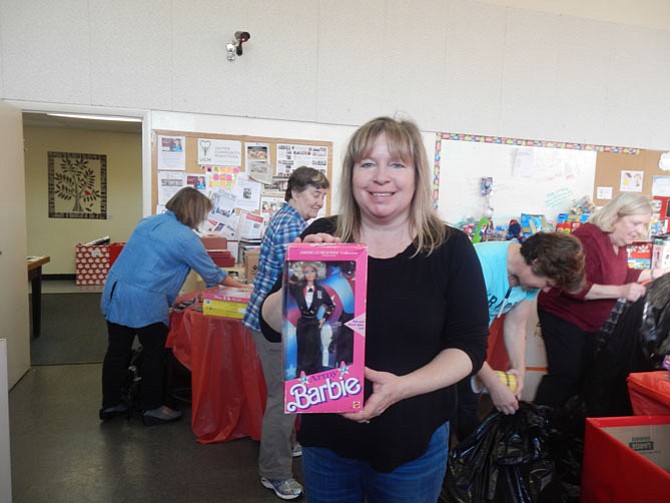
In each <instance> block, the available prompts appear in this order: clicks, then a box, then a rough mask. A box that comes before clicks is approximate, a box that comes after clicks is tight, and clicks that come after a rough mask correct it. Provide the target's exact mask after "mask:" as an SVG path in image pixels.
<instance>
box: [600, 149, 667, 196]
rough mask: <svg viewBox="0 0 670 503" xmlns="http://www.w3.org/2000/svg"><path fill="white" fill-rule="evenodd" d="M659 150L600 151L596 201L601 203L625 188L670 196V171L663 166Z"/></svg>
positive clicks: (630, 190)
mask: <svg viewBox="0 0 670 503" xmlns="http://www.w3.org/2000/svg"><path fill="white" fill-rule="evenodd" d="M661 155H663V152H662V151H659V150H642V149H635V151H634V152H632V153H631V155H627V156H622V155H617V154H616V153H612V152H598V161H597V162H598V164H597V170H596V178H595V187H594V189H593V201H594V203H595V204H596V205H597V206H602V205H605V204H607V201H608V200H609V199H611V198H612V197H614V196H616V195H617V194H619V192H622V191H628V192H641V193H642V194H644V195H646V196H648V197H653V196H662V197H670V171H663V170H662V169H661V168H659V160H660V159H661Z"/></svg>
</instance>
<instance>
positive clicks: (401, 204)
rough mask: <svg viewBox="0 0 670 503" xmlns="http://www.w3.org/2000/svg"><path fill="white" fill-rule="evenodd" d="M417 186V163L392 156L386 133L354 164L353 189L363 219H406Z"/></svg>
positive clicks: (381, 220)
mask: <svg viewBox="0 0 670 503" xmlns="http://www.w3.org/2000/svg"><path fill="white" fill-rule="evenodd" d="M415 186H416V173H415V168H414V165H413V164H412V162H411V161H409V160H407V159H399V158H396V157H393V156H392V155H391V153H390V152H389V148H388V144H387V142H386V134H384V133H382V134H380V135H379V136H378V137H377V139H376V140H375V142H374V144H373V146H372V150H371V151H370V153H369V154H368V155H367V156H366V157H364V158H363V159H361V160H360V161H359V162H357V163H356V164H354V171H353V177H352V189H353V193H354V198H355V199H356V202H357V203H358V206H359V208H360V210H361V216H362V218H364V219H368V220H370V221H373V222H376V223H391V222H394V221H400V220H406V219H407V217H408V216H409V212H410V206H411V204H412V199H413V198H414V191H415Z"/></svg>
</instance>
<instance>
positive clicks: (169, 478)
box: [9, 280, 300, 503]
mask: <svg viewBox="0 0 670 503" xmlns="http://www.w3.org/2000/svg"><path fill="white" fill-rule="evenodd" d="M83 288H84V289H82V287H76V286H75V285H74V281H54V280H47V281H43V284H42V292H43V293H45V294H49V293H77V292H91V291H101V288H100V287H83ZM93 288H95V290H92V289H93ZM101 370H102V365H100V364H82V365H46V366H35V367H33V368H32V369H31V370H30V371H29V372H28V373H27V374H26V375H25V376H24V377H23V378H22V379H21V380H20V381H19V382H18V383H17V384H16V385H15V386H14V387H13V388H12V390H11V391H10V393H9V415H10V442H11V469H12V494H13V502H14V503H42V502H44V503H46V502H49V503H57V502H68V503H80V502H96V503H97V502H114V503H118V502H127V503H139V502H142V503H152V502H160V503H200V502H202V503H209V502H226V503H228V502H229V503H238V502H239V503H243V502H244V503H266V502H267V503H275V502H278V501H281V500H280V499H279V498H277V497H276V496H275V495H274V493H273V492H271V491H269V490H268V489H265V488H264V487H262V486H261V485H260V479H259V476H258V465H257V461H258V442H256V441H254V440H251V439H250V438H244V439H239V440H233V441H231V442H224V443H217V444H209V445H201V444H198V443H197V442H196V441H195V436H194V435H193V433H192V431H191V427H190V408H188V405H184V407H182V410H183V412H184V417H183V418H182V420H181V421H179V422H176V423H171V424H166V425H160V426H152V427H146V426H144V425H143V424H142V422H141V420H140V418H139V416H135V417H133V418H132V419H131V420H130V421H126V420H125V419H123V418H116V419H114V420H113V421H109V422H105V423H103V422H101V421H100V420H99V419H98V409H99V407H100V399H101V391H100V387H101V384H100V383H101ZM294 472H295V476H296V478H297V479H300V459H299V458H298V459H296V461H295V462H294Z"/></svg>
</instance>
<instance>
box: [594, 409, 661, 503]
mask: <svg viewBox="0 0 670 503" xmlns="http://www.w3.org/2000/svg"><path fill="white" fill-rule="evenodd" d="M668 470H670V416H630V417H607V418H588V419H587V420H586V434H585V441H584V467H583V470H582V487H581V501H582V503H601V502H602V503H605V502H607V503H634V502H650V503H651V502H654V501H667V500H668V495H670V473H668Z"/></svg>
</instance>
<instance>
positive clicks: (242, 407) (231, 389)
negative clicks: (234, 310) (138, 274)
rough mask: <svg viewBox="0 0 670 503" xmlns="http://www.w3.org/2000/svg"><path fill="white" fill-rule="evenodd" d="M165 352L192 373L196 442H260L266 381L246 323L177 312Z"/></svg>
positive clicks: (186, 310) (193, 420)
mask: <svg viewBox="0 0 670 503" xmlns="http://www.w3.org/2000/svg"><path fill="white" fill-rule="evenodd" d="M166 346H167V347H168V348H171V349H172V352H173V354H174V355H175V357H176V358H177V360H179V361H180V362H181V364H182V365H184V366H185V367H186V368H188V369H189V370H190V371H191V387H192V394H191V400H192V401H191V408H192V410H191V426H192V428H193V433H195V436H196V440H197V441H198V442H199V443H201V444H209V443H212V442H223V441H226V440H233V439H235V438H240V437H247V436H249V437H251V438H253V439H255V440H260V438H261V423H262V419H263V411H264V407H265V397H266V387H265V379H264V378H263V370H262V368H261V363H260V361H259V359H258V356H257V355H256V348H255V346H254V341H253V338H252V337H251V333H249V331H248V330H247V329H246V327H245V326H244V325H243V324H242V322H241V321H240V320H234V319H230V318H221V317H217V316H205V315H203V314H202V313H201V312H198V311H196V310H193V309H192V308H188V309H185V310H184V311H181V312H177V311H173V312H172V313H171V314H170V332H169V334H168V339H167V343H166Z"/></svg>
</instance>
